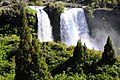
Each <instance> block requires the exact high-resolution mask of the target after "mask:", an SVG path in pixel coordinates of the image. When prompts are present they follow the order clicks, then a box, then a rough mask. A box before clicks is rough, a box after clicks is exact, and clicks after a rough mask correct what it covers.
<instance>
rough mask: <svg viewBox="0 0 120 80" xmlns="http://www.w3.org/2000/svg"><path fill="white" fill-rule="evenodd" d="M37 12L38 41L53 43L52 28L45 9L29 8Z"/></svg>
mask: <svg viewBox="0 0 120 80" xmlns="http://www.w3.org/2000/svg"><path fill="white" fill-rule="evenodd" d="M29 7H30V8H32V9H34V10H36V11H37V18H38V33H37V34H38V39H39V40H40V41H41V42H46V41H53V37H52V27H51V25H50V19H49V17H48V15H47V13H46V12H45V11H44V10H43V8H44V7H38V6H29Z"/></svg>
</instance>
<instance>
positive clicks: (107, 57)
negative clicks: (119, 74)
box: [102, 36, 116, 64]
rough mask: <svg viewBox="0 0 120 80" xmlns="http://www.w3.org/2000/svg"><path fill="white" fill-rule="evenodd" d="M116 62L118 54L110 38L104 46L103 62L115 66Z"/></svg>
mask: <svg viewBox="0 0 120 80" xmlns="http://www.w3.org/2000/svg"><path fill="white" fill-rule="evenodd" d="M115 60H116V52H115V49H114V48H113V45H112V40H111V38H110V36H108V39H107V43H106V44H105V46H104V52H103V54H102V62H103V63H105V64H113V63H114V62H115Z"/></svg>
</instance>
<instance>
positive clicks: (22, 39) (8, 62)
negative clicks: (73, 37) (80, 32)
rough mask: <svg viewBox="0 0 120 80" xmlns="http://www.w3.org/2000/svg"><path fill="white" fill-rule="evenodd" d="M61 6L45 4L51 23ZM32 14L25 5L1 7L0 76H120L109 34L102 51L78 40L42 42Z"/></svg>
mask: <svg viewBox="0 0 120 80" xmlns="http://www.w3.org/2000/svg"><path fill="white" fill-rule="evenodd" d="M36 1H37V0H35V2H36ZM85 1H86V0H83V2H85ZM31 2H32V0H31ZM33 2H34V1H33ZM93 2H94V1H93ZM13 3H14V0H13ZM84 4H86V5H88V4H87V2H85V3H84ZM89 4H92V3H90V2H89ZM4 5H8V4H7V3H6V4H5V3H4ZM63 10H64V7H63V4H62V3H61V2H58V3H55V4H53V3H48V4H47V5H46V7H45V11H46V12H47V13H48V15H50V16H52V17H51V19H52V18H53V21H52V22H54V24H55V23H59V19H58V17H59V16H60V14H61V13H62V12H63ZM31 13H33V14H31ZM56 16H57V17H56ZM35 17H36V12H35V11H33V10H31V9H29V8H28V7H19V5H17V6H16V7H15V5H14V6H13V7H11V8H4V7H2V8H1V7H0V22H1V24H0V80H52V79H53V80H86V79H88V80H119V79H120V58H119V57H116V52H115V50H114V48H113V45H112V40H111V39H110V37H108V39H107V42H106V44H105V47H104V51H103V52H102V51H96V50H94V49H93V50H89V49H88V48H87V47H86V44H84V45H82V42H81V40H79V41H78V43H77V46H69V47H68V46H66V45H65V44H64V43H62V42H43V43H41V42H39V40H37V39H36V36H35V35H34V33H35V34H36V29H35V28H34V27H35V26H36V22H37V21H36V18H35ZM3 18H4V19H3ZM54 19H55V20H58V21H54ZM56 26H57V27H59V26H58V25H55V26H54V27H56ZM55 33H58V32H54V34H55ZM33 36H34V37H33ZM58 38H59V37H58ZM58 40H59V39H56V41H58Z"/></svg>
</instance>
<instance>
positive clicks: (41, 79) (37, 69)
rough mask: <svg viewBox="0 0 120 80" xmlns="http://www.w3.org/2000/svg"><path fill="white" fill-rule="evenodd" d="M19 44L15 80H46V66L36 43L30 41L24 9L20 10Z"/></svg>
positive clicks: (48, 77)
mask: <svg viewBox="0 0 120 80" xmlns="http://www.w3.org/2000/svg"><path fill="white" fill-rule="evenodd" d="M21 15H22V24H21V25H22V26H21V27H20V29H19V31H20V44H19V49H18V53H17V54H16V58H15V62H16V69H15V73H16V75H15V80H48V79H50V75H49V71H48V66H47V64H46V61H45V58H44V57H43V55H42V54H41V51H40V47H39V45H38V43H37V41H36V40H35V41H32V36H31V32H30V28H29V27H28V22H27V17H26V13H25V9H24V7H23V8H22V9H21Z"/></svg>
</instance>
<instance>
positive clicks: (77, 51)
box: [73, 40, 84, 59]
mask: <svg viewBox="0 0 120 80" xmlns="http://www.w3.org/2000/svg"><path fill="white" fill-rule="evenodd" d="M83 56H84V48H83V45H82V42H81V40H78V42H77V46H76V47H75V50H74V52H73V57H75V58H76V59H77V58H82V57H83Z"/></svg>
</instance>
